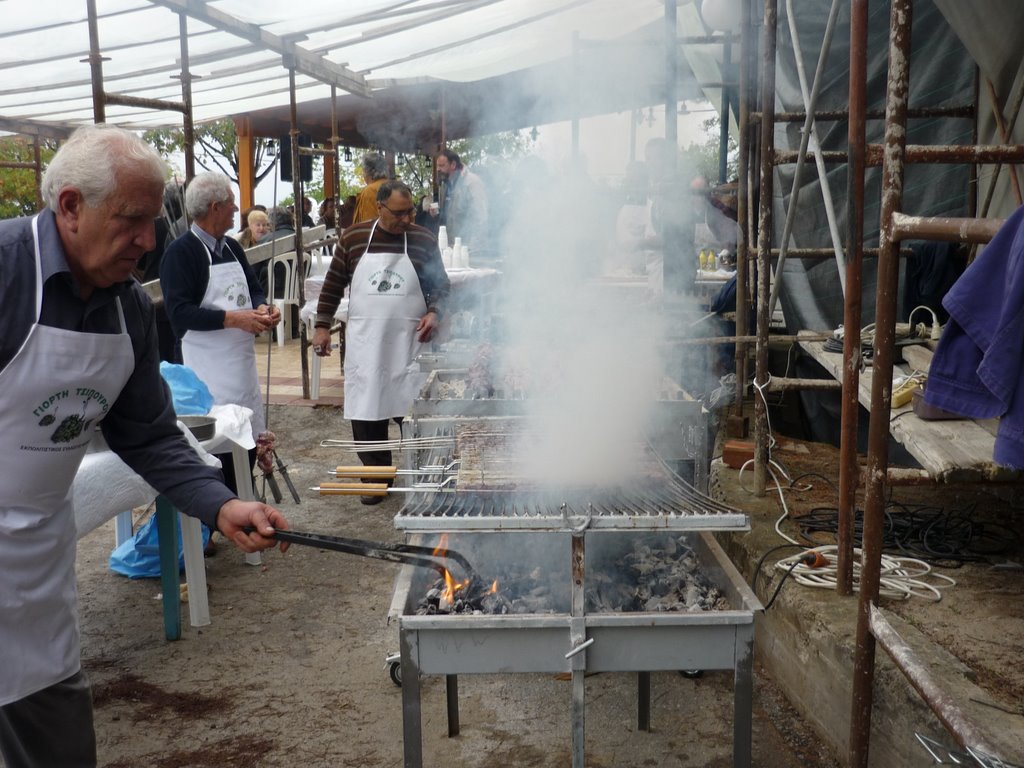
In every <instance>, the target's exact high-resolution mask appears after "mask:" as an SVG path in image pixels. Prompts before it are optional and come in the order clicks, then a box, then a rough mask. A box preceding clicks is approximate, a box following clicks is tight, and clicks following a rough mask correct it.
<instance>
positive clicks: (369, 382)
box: [313, 181, 451, 504]
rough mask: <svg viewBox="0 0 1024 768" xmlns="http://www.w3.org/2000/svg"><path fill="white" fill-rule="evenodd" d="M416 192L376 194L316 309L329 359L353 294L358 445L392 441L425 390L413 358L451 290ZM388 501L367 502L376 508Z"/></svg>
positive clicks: (350, 384)
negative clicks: (345, 299)
mask: <svg viewBox="0 0 1024 768" xmlns="http://www.w3.org/2000/svg"><path fill="white" fill-rule="evenodd" d="M415 217H416V206H415V203H414V202H413V199H412V192H411V191H410V190H409V187H407V186H406V185H405V184H403V183H401V182H399V181H388V182H385V183H384V184H383V185H381V187H380V189H379V190H378V193H377V218H376V219H374V220H373V221H365V222H361V223H359V224H354V225H352V226H351V227H349V228H348V229H346V230H345V232H344V234H343V235H342V237H341V240H340V241H339V243H338V246H337V248H336V249H335V252H334V258H333V259H332V261H331V266H330V269H329V270H328V273H327V276H326V277H325V279H324V287H323V290H322V291H321V293H320V301H319V304H318V305H317V316H316V330H315V332H314V334H313V349H314V350H315V352H316V354H318V355H321V356H324V355H329V354H330V353H331V348H330V338H331V337H330V328H331V325H332V324H333V323H334V313H335V312H336V311H337V309H338V304H339V302H340V301H341V297H342V296H343V295H344V292H345V288H346V287H347V288H349V309H348V322H347V324H346V328H345V418H346V419H350V420H351V421H352V436H353V437H354V439H355V440H357V441H360V442H375V441H380V440H387V439H388V421H389V420H390V419H394V420H395V421H396V422H397V423H399V424H401V420H402V417H403V416H405V414H406V413H407V412H408V410H409V407H410V406H411V405H412V401H413V400H414V399H415V398H416V396H417V394H419V390H420V387H422V386H423V382H424V380H425V374H423V373H422V372H421V371H420V370H419V366H418V364H417V363H416V356H417V355H418V354H419V352H420V348H421V346H422V344H423V343H424V342H428V341H430V339H431V338H433V336H434V333H435V331H436V329H437V325H438V322H439V313H440V307H441V305H442V303H443V302H444V300H445V299H446V298H447V297H448V293H449V291H450V288H451V286H450V284H449V282H448V275H447V274H445V271H444V264H443V263H442V262H441V254H440V252H439V251H438V248H437V239H436V238H435V237H434V235H433V233H431V232H430V231H429V230H427V229H424V228H423V227H419V226H416V224H414V223H413V222H414V221H415ZM359 458H360V460H361V461H362V462H363V464H365V465H367V466H388V465H390V464H391V451H388V450H368V451H360V453H359ZM383 498H384V497H383V496H364V497H363V503H364V504H375V503H377V502H379V501H381V500H382V499H383Z"/></svg>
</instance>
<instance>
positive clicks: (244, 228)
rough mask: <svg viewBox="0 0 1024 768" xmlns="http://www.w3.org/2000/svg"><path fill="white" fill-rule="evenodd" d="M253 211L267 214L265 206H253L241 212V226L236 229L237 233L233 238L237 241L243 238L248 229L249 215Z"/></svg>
mask: <svg viewBox="0 0 1024 768" xmlns="http://www.w3.org/2000/svg"><path fill="white" fill-rule="evenodd" d="M253 211H262V212H263V213H266V212H267V206H265V205H253V206H250V207H249V208H246V209H245V210H244V211H242V214H241V216H240V219H241V224H242V226H240V227H239V228H238V232H237V233H236V234H235V238H236V239H237V240H241V239H242V238H243V237H244V236H245V233H246V232H247V231H248V229H249V215H250V214H251V213H252V212H253ZM246 247H248V246H246Z"/></svg>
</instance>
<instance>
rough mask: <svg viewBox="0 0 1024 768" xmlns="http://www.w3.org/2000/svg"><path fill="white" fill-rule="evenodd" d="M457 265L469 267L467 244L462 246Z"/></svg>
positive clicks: (464, 267)
mask: <svg viewBox="0 0 1024 768" xmlns="http://www.w3.org/2000/svg"><path fill="white" fill-rule="evenodd" d="M459 266H460V267H462V268H463V269H469V246H468V245H464V246H462V258H461V259H459Z"/></svg>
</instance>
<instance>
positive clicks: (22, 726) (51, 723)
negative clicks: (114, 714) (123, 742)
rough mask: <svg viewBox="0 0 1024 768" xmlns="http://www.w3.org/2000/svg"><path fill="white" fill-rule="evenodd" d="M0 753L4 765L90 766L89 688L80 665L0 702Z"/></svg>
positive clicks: (15, 767)
mask: <svg viewBox="0 0 1024 768" xmlns="http://www.w3.org/2000/svg"><path fill="white" fill-rule="evenodd" d="M0 755H3V758H4V762H5V763H6V765H7V768H40V766H47V768H95V766H96V732H95V730H94V729H93V719H92V692H91V691H90V690H89V681H88V680H87V679H86V677H85V675H84V674H83V673H82V672H81V671H79V672H78V673H77V674H75V675H72V676H71V677H69V678H67V679H66V680H62V681H61V682H59V683H55V684H54V685H51V686H50V687H49V688H44V689H43V690H41V691H36V692H35V693H33V694H31V695H29V696H26V697H25V698H23V699H18V700H17V701H12V702H11V703H10V704H5V705H4V706H2V707H0Z"/></svg>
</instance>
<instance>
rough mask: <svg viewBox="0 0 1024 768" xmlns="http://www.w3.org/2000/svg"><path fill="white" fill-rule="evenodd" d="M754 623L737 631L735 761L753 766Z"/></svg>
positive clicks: (738, 767)
mask: <svg viewBox="0 0 1024 768" xmlns="http://www.w3.org/2000/svg"><path fill="white" fill-rule="evenodd" d="M753 667H754V625H753V624H751V625H748V626H747V627H745V628H740V629H738V630H737V632H736V673H735V675H736V676H735V683H734V688H733V692H734V701H735V703H734V705H733V706H734V710H733V718H732V720H733V745H732V764H733V766H735V768H750V761H751V740H752V729H753V724H754V723H753V721H754V712H753V708H754V677H753V671H754V670H753Z"/></svg>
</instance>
